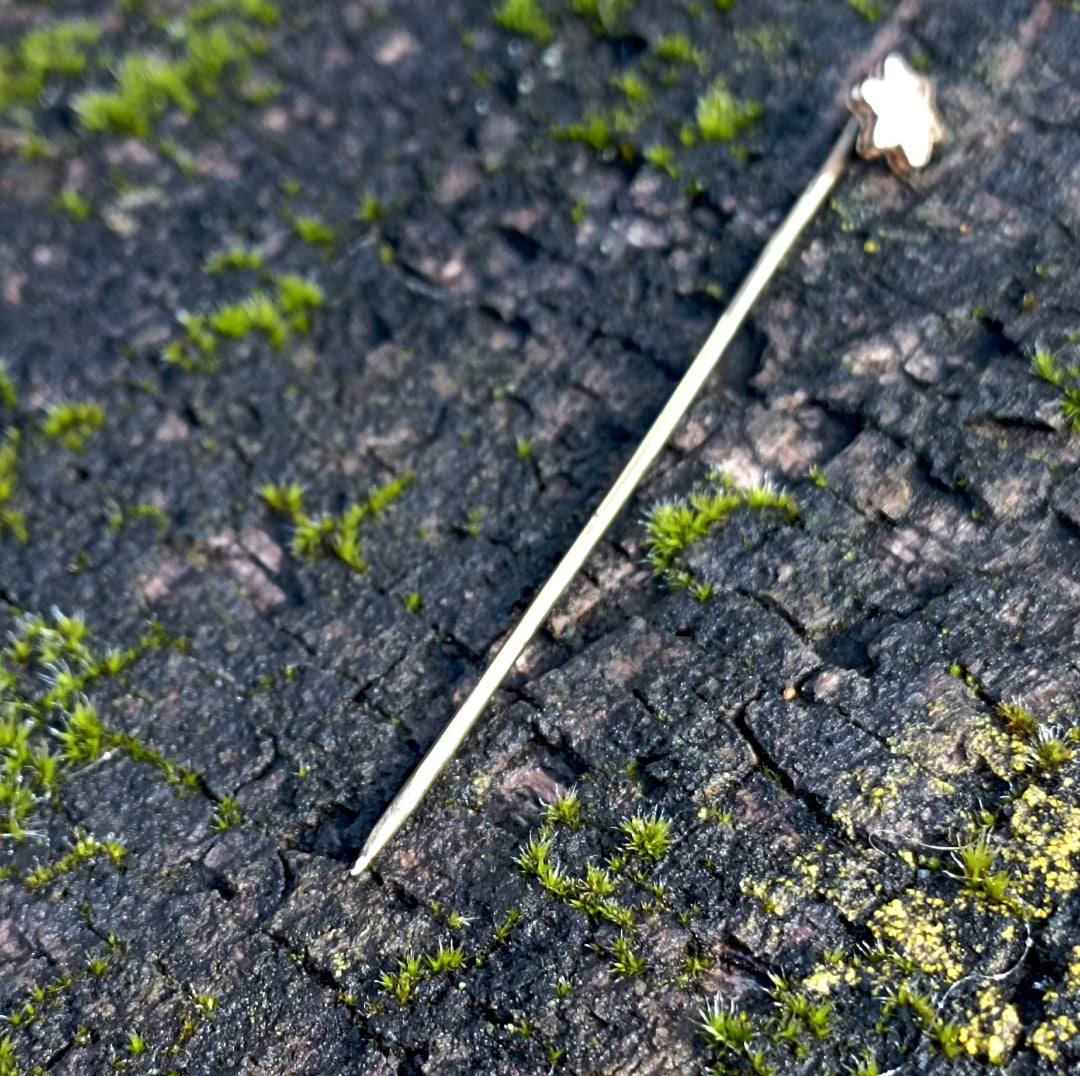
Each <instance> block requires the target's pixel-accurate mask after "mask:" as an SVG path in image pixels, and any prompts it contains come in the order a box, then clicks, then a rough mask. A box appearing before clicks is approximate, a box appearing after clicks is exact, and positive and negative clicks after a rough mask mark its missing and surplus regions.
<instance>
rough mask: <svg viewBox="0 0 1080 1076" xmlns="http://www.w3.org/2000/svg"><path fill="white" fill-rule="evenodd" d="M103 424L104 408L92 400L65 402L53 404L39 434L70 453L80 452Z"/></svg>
mask: <svg viewBox="0 0 1080 1076" xmlns="http://www.w3.org/2000/svg"><path fill="white" fill-rule="evenodd" d="M104 423H105V408H103V407H102V406H101V404H99V403H94V402H93V401H92V400H66V401H63V402H61V403H55V404H53V405H52V406H51V407H50V408H49V410H48V413H47V414H46V416H45V421H44V422H42V424H41V432H42V433H43V434H45V436H46V437H53V438H55V439H56V440H57V441H59V442H60V443H61V444H62V445H63V446H64V447H65V448H69V449H71V451H72V452H82V450H83V449H84V448H85V447H86V442H87V441H88V440H89V439H90V436H91V435H92V434H93V433H94V432H95V431H96V430H99V429H100V428H101V427H102V426H103V425H104Z"/></svg>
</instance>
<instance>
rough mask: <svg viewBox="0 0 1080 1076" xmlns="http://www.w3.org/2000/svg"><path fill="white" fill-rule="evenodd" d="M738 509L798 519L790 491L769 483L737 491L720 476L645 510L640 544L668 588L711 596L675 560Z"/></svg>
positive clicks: (704, 597) (786, 521)
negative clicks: (643, 530)
mask: <svg viewBox="0 0 1080 1076" xmlns="http://www.w3.org/2000/svg"><path fill="white" fill-rule="evenodd" d="M740 508H749V509H751V510H753V511H757V512H770V513H775V514H777V515H779V516H780V518H781V519H782V520H783V521H784V522H785V523H794V522H795V521H796V520H797V519H798V518H799V506H798V504H797V503H796V501H795V498H794V497H793V496H792V495H791V494H790V493H786V492H785V491H783V490H780V489H776V488H775V487H773V486H772V485H770V484H769V483H763V484H762V485H759V486H754V487H752V488H751V489H747V490H739V489H736V488H735V486H734V485H733V484H732V482H731V480H730V479H729V478H728V477H727V476H726V475H718V476H716V477H715V478H714V479H713V480H712V481H711V482H710V483H709V484H708V485H707V486H705V487H703V488H700V489H696V490H694V492H692V493H691V494H690V496H689V497H687V498H685V499H682V500H672V501H661V502H660V503H659V504H656V505H654V506H653V507H652V508H651V509H649V512H648V515H647V516H646V517H645V542H646V546H647V549H648V558H649V563H650V564H651V565H652V566H653V571H654V572H655V573H656V574H657V575H661V576H663V577H664V578H665V580H666V582H667V583H668V585H669V586H672V587H679V588H690V589H691V590H692V592H693V593H694V594H695V596H696V597H698V598H700V599H701V600H705V599H707V598H709V597H711V596H712V588H711V586H709V584H708V583H699V582H696V581H695V580H694V579H693V577H692V576H691V575H690V573H689V572H686V571H682V570H679V569H678V568H677V567H676V562H677V561H678V559H679V556H680V555H681V554H682V553H683V551H684V550H685V549H687V547H689V546H690V545H692V544H693V543H694V542H696V541H698V540H699V539H700V538H702V537H704V535H705V534H707V533H708V532H709V530H710V529H711V528H713V527H715V526H717V525H719V524H721V523H723V522H724V521H725V520H726V519H727V518H728V517H729V516H730V515H731V514H732V513H733V512H735V511H737V510H738V509H740Z"/></svg>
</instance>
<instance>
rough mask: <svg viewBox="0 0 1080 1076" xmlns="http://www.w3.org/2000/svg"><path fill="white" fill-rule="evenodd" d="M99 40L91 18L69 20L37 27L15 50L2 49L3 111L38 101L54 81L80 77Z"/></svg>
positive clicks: (0, 90) (0, 85) (0, 106)
mask: <svg viewBox="0 0 1080 1076" xmlns="http://www.w3.org/2000/svg"><path fill="white" fill-rule="evenodd" d="M100 39H101V29H100V28H99V27H98V26H97V24H96V23H94V22H92V21H91V20H90V19H66V20H63V21H58V22H53V23H47V24H45V25H42V26H38V27H35V28H34V29H32V30H29V31H27V33H26V34H25V35H24V36H23V38H22V40H21V41H19V42H18V44H16V45H15V46H14V47H8V48H2V49H0V111H3V110H5V109H6V108H8V107H10V106H11V105H13V104H18V103H31V102H34V101H36V100H37V99H38V98H39V97H40V96H41V95H42V94H43V93H44V92H45V88H46V87H47V86H48V84H49V83H50V82H51V81H53V80H54V79H70V78H73V77H76V76H78V75H81V74H82V73H83V71H85V69H86V66H87V62H88V56H89V53H90V52H91V50H92V49H93V48H94V47H95V46H96V45H97V43H98V42H99V41H100Z"/></svg>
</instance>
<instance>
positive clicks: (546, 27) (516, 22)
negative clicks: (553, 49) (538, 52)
mask: <svg viewBox="0 0 1080 1076" xmlns="http://www.w3.org/2000/svg"><path fill="white" fill-rule="evenodd" d="M495 21H496V23H498V25H499V26H501V27H502V28H503V29H504V30H509V31H510V32H511V33H513V34H522V35H523V36H525V37H531V38H533V39H534V40H536V41H539V42H540V43H541V44H542V45H546V44H547V43H548V42H549V41H550V40H551V39H552V38H553V37H554V36H555V31H554V30H553V29H552V26H551V23H550V22H549V21H548V17H547V15H545V14H544V9H543V6H542V5H541V4H540V2H539V0H502V2H501V3H500V4H499V5H498V7H497V8H496V9H495Z"/></svg>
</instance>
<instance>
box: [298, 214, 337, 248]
mask: <svg viewBox="0 0 1080 1076" xmlns="http://www.w3.org/2000/svg"><path fill="white" fill-rule="evenodd" d="M292 226H293V231H294V232H296V234H297V235H298V236H299V237H300V238H301V239H302V240H303V241H304V242H305V243H312V244H316V245H318V244H330V243H333V242H334V240H335V239H336V238H337V229H336V228H334V227H333V226H332V225H329V224H327V223H326V221H324V220H323V219H322V217H317V216H315V215H314V214H308V215H306V216H299V217H294V218H293V222H292Z"/></svg>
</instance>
